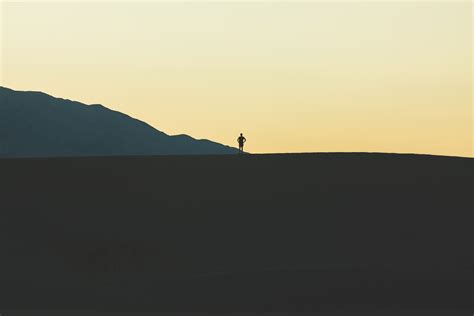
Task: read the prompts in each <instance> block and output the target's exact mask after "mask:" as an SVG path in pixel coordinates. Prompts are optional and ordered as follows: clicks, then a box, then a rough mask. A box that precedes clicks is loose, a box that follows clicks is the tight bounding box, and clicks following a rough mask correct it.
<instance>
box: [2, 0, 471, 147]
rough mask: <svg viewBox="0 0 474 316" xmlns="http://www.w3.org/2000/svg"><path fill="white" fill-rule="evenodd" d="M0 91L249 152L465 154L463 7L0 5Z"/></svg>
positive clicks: (467, 101)
mask: <svg viewBox="0 0 474 316" xmlns="http://www.w3.org/2000/svg"><path fill="white" fill-rule="evenodd" d="M0 8H1V15H0V16H1V21H0V22H1V23H0V27H1V41H0V45H1V46H0V54H1V55H0V58H1V63H0V67H1V68H0V85H2V86H6V87H9V88H13V89H18V90H39V91H44V92H46V93H49V94H52V95H54V96H58V97H63V98H68V99H73V100H77V101H81V102H84V103H88V104H90V103H101V104H103V105H105V106H107V107H109V108H112V109H115V110H118V111H121V112H124V113H127V114H129V115H131V116H134V117H136V118H138V119H141V120H143V121H146V122H148V123H149V124H151V125H153V126H154V127H156V128H158V129H159V130H162V131H164V132H166V133H168V134H180V133H186V134H189V135H191V136H193V137H196V138H208V139H212V140H215V141H218V142H221V143H224V144H229V145H233V146H234V145H235V144H234V142H235V139H236V138H237V136H238V134H239V133H240V132H243V133H244V135H245V136H246V137H247V139H248V142H247V147H246V150H248V151H250V152H255V153H258V152H314V151H370V152H414V153H430V154H443V155H456V156H473V129H472V127H473V123H472V122H473V119H474V117H473V112H472V89H473V84H472V73H473V66H472V49H473V42H472V31H473V29H472V17H473V11H472V3H471V2H470V1H458V2H455V1H451V2H431V1H392V2H386V1H378V2H377V1H364V2H362V1H348V2H335V1H304V2H294V1H283V2H271V1H260V2H254V1H245V2H237V1H235V2H230V1H213V2H204V1H188V2H179V1H178V2H177V1H174V2H171V1H151V0H149V1H145V2H132V1H129V2H117V1H102V2H94V1H86V2H72V1H55V2H41V1H29V2H17V1H15V2H2V4H1V7H0Z"/></svg>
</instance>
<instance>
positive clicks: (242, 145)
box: [237, 133, 247, 154]
mask: <svg viewBox="0 0 474 316" xmlns="http://www.w3.org/2000/svg"><path fill="white" fill-rule="evenodd" d="M246 141H247V139H245V137H244V135H242V133H240V136H239V138H237V142H238V143H239V154H240V153H243V152H244V143H245V142H246Z"/></svg>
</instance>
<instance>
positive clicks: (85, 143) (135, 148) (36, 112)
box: [0, 87, 237, 157]
mask: <svg viewBox="0 0 474 316" xmlns="http://www.w3.org/2000/svg"><path fill="white" fill-rule="evenodd" d="M236 152H237V149H235V148H231V147H228V146H224V145H222V144H219V143H215V142H212V141H209V140H206V139H199V140H198V139H194V138H192V137H190V136H188V135H173V136H171V135H167V134H165V133H163V132H161V131H159V130H157V129H155V128H153V127H151V126H150V125H148V124H146V123H144V122H142V121H139V120H137V119H134V118H132V117H130V116H128V115H126V114H123V113H120V112H117V111H113V110H110V109H108V108H106V107H104V106H102V105H100V104H93V105H85V104H82V103H79V102H75V101H71V100H66V99H61V98H54V97H52V96H50V95H47V94H45V93H42V92H33V91H15V90H11V89H8V88H4V87H0V157H58V156H59V157H65V156H66V157H71V156H72V157H74V156H112V155H122V156H124V155H177V154H179V155H189V154H193V155H198V154H234V153H236Z"/></svg>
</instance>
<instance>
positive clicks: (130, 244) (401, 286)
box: [0, 154, 473, 316]
mask: <svg viewBox="0 0 474 316" xmlns="http://www.w3.org/2000/svg"><path fill="white" fill-rule="evenodd" d="M0 177H1V178H0V194H1V196H0V198H1V202H0V203H1V205H0V208H1V212H0V253H1V258H0V312H1V310H2V309H3V310H4V311H12V312H11V314H12V315H13V314H14V312H13V311H15V310H23V311H24V313H27V312H28V310H29V311H35V315H40V314H39V312H38V311H39V310H49V311H54V310H56V311H57V312H58V311H60V310H69V311H71V310H89V311H99V312H97V313H99V314H100V313H101V312H100V311H102V312H103V311H110V312H114V311H115V312H126V311H133V312H134V314H136V315H151V314H147V313H144V312H163V315H178V314H177V313H171V312H191V311H194V312H197V311H201V312H215V313H216V315H241V314H242V313H244V314H245V315H261V313H259V312H264V311H265V312H280V314H275V315H294V314H295V313H296V312H307V313H308V315H313V314H315V313H316V312H320V314H321V315H464V314H465V315H470V314H471V313H472V276H473V261H472V250H473V248H472V241H473V230H472V228H473V227H472V223H473V221H472V212H473V200H472V192H473V160H472V159H467V158H448V157H435V156H415V155H388V154H289V155H240V156H237V155H235V156H161V157H160V156H156V157H152V156H149V157H113V158H109V157H96V158H55V159H3V160H0ZM139 312H143V314H140V313H139ZM165 312H170V313H165ZM246 312H256V313H252V314H250V313H248V314H246ZM403 312H406V314H404V313H403ZM58 313H61V314H66V313H63V312H58ZM239 313H240V314H239ZM456 313H458V314H456ZM46 314H48V315H49V314H50V312H45V315H46ZM2 315H3V314H2ZM18 315H19V314H18ZM25 315H26V314H25ZM28 315H32V314H28ZM54 315H59V314H54ZM71 315H78V314H77V313H72V314H71ZM118 315H121V314H118ZM179 315H181V314H179ZM318 315H319V314H318ZM5 316H8V315H7V314H5Z"/></svg>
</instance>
